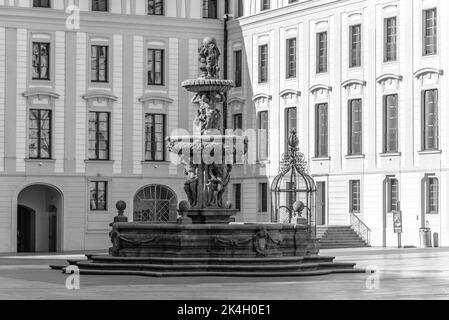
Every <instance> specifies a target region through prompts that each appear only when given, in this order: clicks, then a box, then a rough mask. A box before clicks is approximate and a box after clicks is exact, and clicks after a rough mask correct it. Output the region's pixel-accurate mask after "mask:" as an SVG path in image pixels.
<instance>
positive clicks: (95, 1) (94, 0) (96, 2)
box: [90, 0, 110, 12]
mask: <svg viewBox="0 0 449 320" xmlns="http://www.w3.org/2000/svg"><path fill="white" fill-rule="evenodd" d="M100 1H101V0H90V11H91V12H109V10H110V3H109V0H103V1H104V4H105V10H99V9H98V8H99V7H100V6H99V5H100ZM95 5H97V6H98V7H97V9H96V10H94V6H95Z"/></svg>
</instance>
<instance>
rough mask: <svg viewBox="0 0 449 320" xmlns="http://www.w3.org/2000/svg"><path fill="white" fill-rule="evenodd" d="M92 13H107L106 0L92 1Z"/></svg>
mask: <svg viewBox="0 0 449 320" xmlns="http://www.w3.org/2000/svg"><path fill="white" fill-rule="evenodd" d="M92 11H105V12H107V11H109V9H108V0H92Z"/></svg>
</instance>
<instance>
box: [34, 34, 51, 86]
mask: <svg viewBox="0 0 449 320" xmlns="http://www.w3.org/2000/svg"><path fill="white" fill-rule="evenodd" d="M32 77H33V80H50V43H47V42H33V68H32Z"/></svg>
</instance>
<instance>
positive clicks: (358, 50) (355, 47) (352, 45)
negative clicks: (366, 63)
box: [349, 23, 363, 68]
mask: <svg viewBox="0 0 449 320" xmlns="http://www.w3.org/2000/svg"><path fill="white" fill-rule="evenodd" d="M355 28H359V41H358V42H354V29H355ZM362 32H363V28H362V24H361V23H359V24H354V25H351V26H349V68H360V67H361V66H362V41H363V33H362ZM354 54H355V57H354ZM354 58H355V60H356V61H355V62H354Z"/></svg>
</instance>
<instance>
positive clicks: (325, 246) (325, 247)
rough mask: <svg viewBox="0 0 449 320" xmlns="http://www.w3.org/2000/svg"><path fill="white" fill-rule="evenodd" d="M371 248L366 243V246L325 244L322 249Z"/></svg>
mask: <svg viewBox="0 0 449 320" xmlns="http://www.w3.org/2000/svg"><path fill="white" fill-rule="evenodd" d="M366 247H369V246H368V245H367V244H366V243H364V244H323V245H321V247H320V248H321V249H349V248H366Z"/></svg>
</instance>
